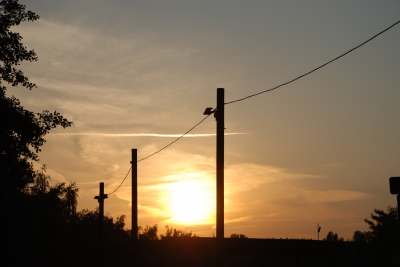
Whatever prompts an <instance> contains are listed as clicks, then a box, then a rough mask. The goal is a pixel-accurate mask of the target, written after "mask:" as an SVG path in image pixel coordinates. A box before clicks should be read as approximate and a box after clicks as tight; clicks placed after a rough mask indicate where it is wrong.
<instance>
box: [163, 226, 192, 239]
mask: <svg viewBox="0 0 400 267" xmlns="http://www.w3.org/2000/svg"><path fill="white" fill-rule="evenodd" d="M165 228H166V230H165V235H161V236H160V238H161V239H170V238H176V237H198V236H197V235H195V234H193V232H192V231H190V232H187V231H186V230H185V231H183V230H178V229H175V228H172V227H170V226H168V225H166V226H165Z"/></svg>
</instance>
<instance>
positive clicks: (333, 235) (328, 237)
mask: <svg viewBox="0 0 400 267" xmlns="http://www.w3.org/2000/svg"><path fill="white" fill-rule="evenodd" d="M324 240H326V241H344V238H343V237H340V238H339V236H338V234H337V233H333V232H332V231H329V233H328V234H327V235H326V238H324Z"/></svg>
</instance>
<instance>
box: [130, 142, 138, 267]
mask: <svg viewBox="0 0 400 267" xmlns="http://www.w3.org/2000/svg"><path fill="white" fill-rule="evenodd" d="M131 164H132V247H133V254H134V255H133V256H134V261H135V262H136V261H137V255H138V253H137V240H138V182H137V181H138V179H137V149H136V148H135V149H132V161H131ZM135 266H136V264H135Z"/></svg>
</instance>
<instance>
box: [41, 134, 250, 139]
mask: <svg viewBox="0 0 400 267" xmlns="http://www.w3.org/2000/svg"><path fill="white" fill-rule="evenodd" d="M238 134H246V133H225V134H224V135H238ZM60 135H61V136H99V137H174V138H176V137H210V136H215V135H216V134H185V135H184V136H182V134H156V133H127V134H121V133H116V134H112V133H51V134H49V136H60Z"/></svg>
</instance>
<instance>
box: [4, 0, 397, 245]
mask: <svg viewBox="0 0 400 267" xmlns="http://www.w3.org/2000/svg"><path fill="white" fill-rule="evenodd" d="M20 2H21V3H22V4H25V5H26V6H27V9H28V10H31V11H34V12H36V13H37V14H39V15H40V20H38V21H37V22H34V23H30V22H25V23H22V24H21V25H20V26H18V27H15V28H14V29H13V30H15V31H17V32H20V33H21V35H22V36H23V38H24V39H23V40H22V42H23V43H24V45H26V46H27V47H28V48H29V49H35V51H36V53H37V55H38V57H39V61H38V62H33V63H24V64H22V66H21V68H22V70H23V71H24V73H25V74H26V75H27V76H28V77H29V78H30V80H31V81H32V82H34V83H36V84H37V86H38V87H37V88H35V89H34V90H32V91H28V90H26V89H24V88H21V87H18V88H9V90H8V95H11V94H13V95H15V96H16V97H17V98H19V99H20V100H21V104H22V105H23V106H24V107H25V108H27V109H29V110H33V111H37V112H40V111H42V110H45V109H47V110H50V111H53V110H57V111H58V112H61V113H62V114H63V115H64V116H65V117H67V118H68V119H69V120H71V121H73V122H74V125H73V126H72V127H71V128H68V129H56V130H54V131H52V133H50V134H49V135H47V136H46V140H47V143H46V144H45V145H44V147H43V149H42V152H41V153H40V162H39V163H40V164H46V165H47V167H48V174H50V175H51V177H52V179H53V182H61V181H67V182H72V181H76V183H77V185H78V187H79V189H80V192H79V198H78V203H79V207H78V208H79V209H83V208H89V209H93V208H95V207H96V206H97V204H98V203H97V202H96V201H95V200H94V199H93V198H94V196H95V195H97V194H98V187H99V182H104V183H105V187H106V193H108V192H111V191H113V190H114V189H115V188H116V187H117V186H118V185H119V183H120V182H121V181H122V179H123V178H124V177H125V175H126V173H127V171H128V169H129V168H130V164H129V162H130V160H131V159H130V155H131V149H132V148H137V149H138V157H139V159H140V158H143V157H146V156H147V155H149V154H151V153H153V152H155V151H157V150H158V149H160V148H162V147H163V146H165V145H167V144H168V143H169V142H171V141H172V140H174V138H176V137H175V136H176V135H179V134H182V133H184V132H186V131H187V130H188V129H190V128H191V127H192V126H194V125H195V124H196V123H198V122H199V121H200V120H201V119H202V118H203V117H204V116H203V111H204V109H205V108H206V107H215V105H216V88H219V87H222V88H225V99H226V101H225V102H229V101H232V100H235V99H238V98H242V97H245V96H247V95H250V94H254V93H257V92H260V91H263V90H267V89H269V88H272V87H274V86H276V85H279V84H281V83H284V82H287V81H289V80H291V79H293V78H295V77H297V76H299V75H301V74H304V73H306V72H308V71H310V70H311V69H313V68H315V67H318V66H319V65H322V64H323V63H325V62H327V61H329V60H331V59H333V58H334V57H336V56H338V55H340V54H342V53H344V52H346V51H347V50H349V49H351V48H353V47H354V46H356V45H358V44H360V43H362V42H364V41H365V40H367V39H368V38H370V37H372V36H373V35H375V34H376V33H378V32H380V31H382V30H383V29H385V28H386V27H388V26H390V25H392V24H393V23H395V22H397V21H398V20H399V19H400V16H399V14H400V2H398V1H181V0H176V1H175V0H174V1H124V0H114V1H105V0H87V1H83V0H79V1H75V0H71V1H65V0H63V1H61V0H51V1H50V0H35V1H29V0H25V1H20ZM399 47H400V25H397V26H395V27H394V28H392V29H391V30H389V31H388V32H386V33H384V34H382V35H381V36H379V37H378V38H376V39H375V40H373V41H371V42H370V43H368V44H366V45H365V46H363V47H361V48H359V49H357V50H355V51H354V52H352V53H350V54H348V55H347V56H345V57H343V58H341V59H339V60H338V61H336V62H334V63H332V64H330V65H328V66H326V67H324V68H322V69H321V70H318V71H317V72H315V73H313V74H311V75H309V76H307V77H304V78H302V79H300V80H298V81H296V82H294V83H291V84H289V85H287V86H284V87H281V88H279V89H277V90H275V91H272V92H269V93H265V94H262V95H259V96H256V97H253V98H250V99H247V100H245V101H241V102H238V103H233V104H230V105H226V107H225V126H226V132H227V133H231V134H232V135H227V136H226V138H225V182H226V184H225V192H226V194H225V207H226V208H225V211H226V212H225V221H226V225H225V235H226V236H230V234H231V233H241V234H246V235H247V236H249V237H254V238H265V237H275V238H280V237H282V238H286V237H289V238H316V237H317V231H316V227H317V223H319V224H320V225H321V226H322V231H321V237H324V236H326V234H327V232H328V231H334V232H337V233H338V234H339V236H343V237H345V238H351V236H352V234H353V232H354V231H355V230H366V228H367V227H366V224H365V223H364V222H363V219H364V218H367V217H369V215H370V213H371V212H372V211H373V209H374V208H379V209H384V208H385V207H387V206H389V205H391V206H394V205H396V198H395V196H392V195H390V193H389V182H388V179H389V177H391V176H400V164H399V163H400V142H399V141H400V137H399V136H400V135H399V134H400V123H399V115H400V105H399V100H400V79H399V76H400V53H399ZM215 131H216V123H215V120H214V118H213V117H212V116H210V117H209V118H208V119H207V120H205V121H204V122H203V123H202V124H201V125H199V126H198V127H197V128H196V129H195V130H194V131H193V132H191V134H194V135H197V136H192V137H190V138H182V139H181V140H179V141H178V142H177V143H175V144H173V145H172V146H171V147H169V148H168V149H166V150H164V151H163V152H161V153H159V154H157V155H155V156H153V157H151V158H149V159H146V160H144V161H141V162H139V163H138V172H139V208H140V209H139V225H142V226H145V225H153V224H155V223H157V224H158V225H159V226H160V229H161V233H163V232H164V229H163V227H164V225H166V224H168V225H173V227H176V228H179V229H186V230H191V231H194V232H195V233H197V234H199V235H200V236H212V235H213V233H215V229H214V227H215V154H216V153H215V149H216V148H215V135H214V134H215ZM135 134H136V135H135ZM137 134H141V135H137ZM130 190H131V183H130V176H129V177H128V179H127V181H126V182H125V183H124V184H123V186H122V187H121V188H120V189H119V190H118V191H117V192H116V193H114V194H112V195H110V197H109V198H108V199H107V200H106V201H105V211H106V212H108V213H110V214H111V215H112V216H113V217H114V218H115V217H117V216H120V215H121V214H125V215H126V216H127V219H126V222H127V225H126V226H127V228H129V229H130V227H131V222H130V216H131V215H130V214H131V213H130V192H131V191H130ZM183 214H190V215H188V216H186V217H185V216H184V215H183Z"/></svg>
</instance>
